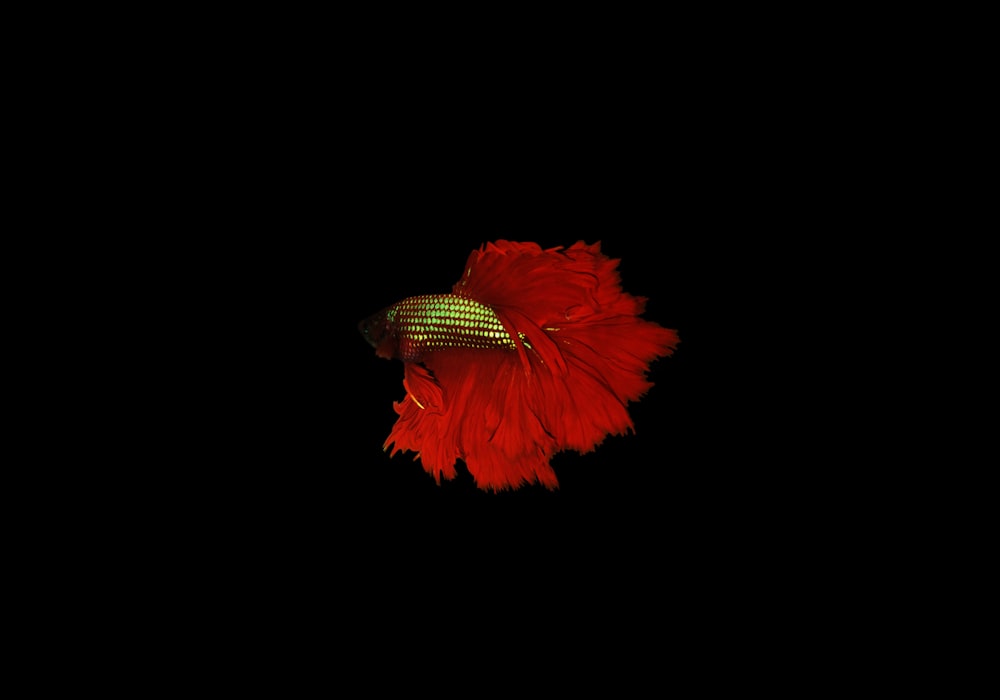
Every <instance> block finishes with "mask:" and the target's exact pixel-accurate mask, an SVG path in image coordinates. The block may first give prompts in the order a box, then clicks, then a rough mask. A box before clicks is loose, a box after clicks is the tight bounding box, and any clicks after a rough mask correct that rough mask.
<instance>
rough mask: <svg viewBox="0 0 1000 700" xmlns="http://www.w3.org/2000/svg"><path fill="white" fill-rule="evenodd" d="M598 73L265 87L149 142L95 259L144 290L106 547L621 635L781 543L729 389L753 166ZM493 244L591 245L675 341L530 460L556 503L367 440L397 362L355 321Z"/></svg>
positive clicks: (720, 115)
mask: <svg viewBox="0 0 1000 700" xmlns="http://www.w3.org/2000/svg"><path fill="white" fill-rule="evenodd" d="M307 87H308V86H307ZM610 87H611V89H612V91H613V92H614V96H613V97H612V96H609V95H608V94H606V93H605V94H603V95H602V96H601V97H597V96H596V94H594V95H592V98H593V99H583V100H582V101H575V102H574V101H569V102H563V101H562V100H560V99H555V100H554V99H553V96H552V95H549V94H547V93H545V92H544V91H543V92H542V93H539V94H537V95H532V96H530V98H529V99H527V100H521V101H519V102H517V103H516V104H517V106H516V107H512V106H511V105H507V104H505V103H504V102H503V101H495V100H493V99H492V97H493V96H494V95H493V94H486V95H484V98H483V99H480V100H478V101H464V100H457V101H456V100H455V99H454V97H455V95H454V94H450V93H449V94H448V95H447V96H446V97H447V98H449V99H446V100H444V101H440V102H439V101H437V100H435V99H433V96H429V95H427V94H424V93H421V95H420V97H421V98H422V99H420V100H419V101H414V99H413V95H408V94H406V93H396V92H392V91H386V92H383V93H380V96H379V99H372V100H371V101H367V100H365V99H359V95H361V96H362V97H363V91H358V90H356V89H355V90H351V91H350V92H349V93H348V94H349V96H350V98H351V99H337V89H338V88H337V86H332V87H331V88H330V90H331V91H332V92H333V93H334V95H333V96H331V95H330V94H325V95H320V94H315V93H313V92H310V91H309V90H307V89H304V88H303V87H300V88H299V89H291V88H290V89H289V93H290V94H289V97H288V99H285V100H273V101H272V102H269V103H268V104H267V105H258V106H259V107H260V108H261V111H260V112H259V113H257V112H254V113H252V114H250V116H248V114H249V112H248V113H242V112H239V111H237V110H231V109H230V110H223V111H221V112H219V113H216V112H213V111H211V110H205V111H202V112H199V113H198V114H197V115H196V118H194V117H192V118H191V119H190V120H189V121H188V122H185V123H184V126H183V127H182V128H181V127H178V128H177V129H174V130H168V131H166V132H163V133H162V134H161V136H162V137H163V138H162V139H161V140H160V141H157V143H156V145H155V147H150V149H151V150H149V151H148V152H144V153H143V154H142V157H143V158H145V159H147V160H150V161H152V162H156V163H162V166H163V167H162V173H161V174H160V176H159V177H158V178H156V179H155V180H153V181H148V182H147V181H142V180H139V181H137V182H134V183H132V184H131V185H130V187H128V188H127V189H126V190H125V191H126V192H127V193H128V195H129V196H128V197H127V199H128V201H129V209H128V211H132V212H135V222H139V223H141V224H142V230H143V231H144V232H146V233H144V235H143V236H142V237H141V241H139V237H136V239H135V240H137V241H138V242H136V243H135V244H134V247H130V246H129V245H127V244H126V245H125V246H124V248H123V247H121V246H119V247H117V248H116V250H115V252H116V254H117V255H120V256H121V255H124V259H125V260H127V262H126V263H125V267H127V270H128V274H130V275H134V277H135V280H134V284H132V285H128V286H126V287H124V289H126V290H132V289H141V290H150V291H149V293H148V294H135V295H134V296H133V295H130V294H122V293H121V289H116V290H115V294H116V295H118V296H119V297H122V296H124V297H129V298H128V299H127V303H128V304H129V307H128V310H127V311H126V312H125V313H123V314H122V317H123V318H126V319H128V320H129V321H130V322H131V323H133V324H135V326H136V327H137V328H138V330H136V331H135V332H133V329H132V328H131V327H130V330H129V339H128V343H127V345H126V346H125V347H124V348H122V349H120V350H117V352H118V353H119V354H118V356H119V357H120V358H121V361H122V362H123V366H129V367H134V370H133V371H132V373H131V374H129V375H128V376H129V381H130V382H131V383H132V386H130V388H129V391H128V393H127V396H126V399H125V400H123V401H120V402H119V405H120V407H121V408H122V409H123V412H124V414H125V417H124V418H123V423H122V426H116V434H120V435H122V436H123V437H122V438H121V443H119V444H123V445H127V446H131V448H132V451H131V452H130V453H127V455H126V456H127V458H128V459H127V460H126V461H127V462H128V464H127V465H126V466H125V468H124V469H123V470H122V471H119V470H115V471H114V472H113V473H109V482H113V484H114V491H115V492H116V493H118V492H120V491H121V490H122V489H127V492H128V497H127V499H125V500H123V501H120V502H119V506H120V507H123V508H125V509H126V510H125V512H126V515H125V516H122V515H121V511H116V518H117V520H116V525H121V524H123V523H124V525H125V527H127V528H131V531H133V532H135V533H137V535H136V537H137V543H136V547H135V548H136V550H137V551H142V552H150V553H155V554H154V555H153V556H155V557H162V556H164V553H167V555H166V557H167V559H168V560H171V558H172V557H177V558H179V559H178V560H179V561H182V562H183V564H182V565H181V566H180V568H181V569H182V570H184V571H187V572H191V571H195V572H198V573H197V575H198V576H201V577H203V578H205V580H210V579H214V578H215V577H217V578H218V579H219V580H221V581H224V582H225V584H224V585H227V586H229V587H233V588H239V586H240V583H239V581H241V580H243V581H254V588H255V590H258V591H259V590H260V586H261V585H265V584H267V585H271V584H273V585H274V586H276V587H277V589H279V590H280V591H281V595H285V596H287V595H289V592H290V590H291V589H292V588H298V589H301V590H302V591H303V594H304V596H305V597H306V598H308V599H309V600H310V601H311V604H317V601H322V600H327V597H326V596H327V595H328V592H329V591H333V590H339V589H341V588H343V589H344V590H346V591H347V593H346V594H341V593H338V594H337V598H336V601H335V600H334V599H333V598H330V599H329V603H330V605H331V606H334V607H335V609H337V610H340V609H341V608H342V606H343V605H344V604H345V603H344V600H345V598H344V596H345V595H346V597H347V599H350V596H351V595H353V594H355V593H367V592H369V591H371V590H377V591H380V595H382V596H384V600H383V602H385V603H386V604H387V605H389V606H390V607H391V605H393V604H395V605H404V606H410V605H412V604H413V602H414V601H416V600H426V601H433V602H434V604H435V605H446V606H450V607H452V608H453V609H460V608H461V606H471V607H473V608H475V609H484V608H483V606H486V607H487V608H491V609H497V610H510V609H516V608H524V609H528V610H543V609H546V607H547V606H548V608H549V609H551V605H552V604H553V603H555V604H557V605H561V606H569V607H570V608H571V609H572V610H577V611H578V612H582V611H581V610H579V608H577V606H578V605H580V602H579V601H580V597H579V596H580V595H581V591H582V592H583V595H584V596H597V597H599V598H600V599H601V600H603V601H604V604H605V606H607V605H608V604H609V603H611V604H613V605H621V606H624V608H625V610H623V612H621V613H613V614H614V615H615V617H616V619H625V618H626V617H627V616H628V615H630V614H639V612H640V611H639V610H638V609H635V608H633V609H628V606H629V604H630V601H635V602H634V605H644V606H654V607H656V606H660V605H664V604H666V603H667V602H668V601H667V600H666V599H665V598H664V597H663V596H661V595H660V593H659V592H660V591H663V590H666V589H667V588H669V587H674V588H675V590H677V589H676V587H678V586H679V591H677V593H676V594H677V595H680V596H681V597H684V596H697V595H702V594H704V592H705V591H709V592H710V593H709V594H710V595H713V596H714V593H711V592H712V591H716V590H718V591H720V592H719V595H729V594H728V593H724V592H722V591H723V590H724V589H725V588H726V587H727V586H728V585H729V582H731V580H732V577H733V576H735V575H737V573H736V572H737V571H738V570H743V569H744V568H745V567H754V566H757V565H758V564H759V562H760V561H761V557H762V551H763V550H765V549H767V548H769V547H771V546H772V545H773V542H774V538H775V534H776V533H778V532H783V533H787V532H788V531H789V530H788V529H787V527H788V524H789V520H788V518H787V517H786V516H784V515H783V516H781V517H776V516H775V513H776V512H780V511H776V510H775V508H774V507H773V506H774V504H775V503H776V501H777V500H778V499H779V496H778V495H776V494H777V492H776V491H775V489H774V488H773V487H775V486H776V485H777V484H778V483H779V481H781V480H782V478H783V477H784V476H785V474H786V472H783V471H778V470H775V469H774V468H773V467H772V466H771V459H772V457H773V455H772V453H771V452H770V451H769V450H768V449H760V448H759V447H757V446H756V445H755V444H754V442H753V439H758V438H757V436H751V435H749V431H747V430H746V428H745V427H744V426H745V425H746V424H747V423H748V422H749V421H750V420H751V418H752V419H753V420H754V421H755V422H759V421H758V416H759V414H760V412H761V411H762V410H763V409H762V405H764V403H766V401H764V400H763V399H762V396H761V395H760V394H758V395H755V396H752V397H747V396H746V395H745V393H744V392H742V391H741V388H740V386H739V383H738V382H736V381H734V380H736V379H738V378H739V377H741V376H746V375H745V373H744V372H743V370H744V367H743V365H744V361H743V360H742V357H743V356H744V355H745V354H747V353H749V352H752V351H753V349H754V348H755V346H756V345H758V344H760V343H762V342H763V338H764V333H765V331H766V329H767V326H768V325H769V321H770V319H769V318H768V314H769V310H768V308H767V307H766V306H764V305H760V306H753V305H752V304H748V303H747V299H749V298H754V299H755V298H757V295H756V293H755V285H756V284H757V283H758V282H760V281H761V280H765V281H766V278H765V277H763V276H761V275H759V270H760V268H759V267H757V266H756V260H757V259H759V257H760V255H759V252H760V251H761V250H765V251H766V250H767V249H768V248H769V247H771V245H772V244H771V243H769V241H771V240H773V236H774V233H773V232H774V231H775V228H776V226H775V224H776V222H775V219H776V217H777V216H778V214H777V213H776V212H778V211H780V208H778V207H775V206H773V205H774V201H775V198H776V197H778V195H776V194H774V192H773V191H772V190H773V184H772V179H771V178H772V173H773V166H772V165H771V161H770V155H768V154H767V153H765V152H764V150H765V149H766V147H767V143H766V140H765V141H762V140H761V139H759V138H758V137H757V136H758V135H757V134H756V133H753V130H752V129H751V128H750V127H749V126H748V125H749V124H751V123H752V122H750V121H748V120H747V119H746V118H742V119H735V118H733V117H732V112H731V110H732V109H735V108H736V107H737V106H738V104H737V103H738V102H739V100H738V98H737V96H736V95H735V94H734V93H731V92H729V93H724V95H725V99H723V100H722V101H721V102H720V101H719V100H717V99H712V100H709V99H708V97H707V96H706V95H705V94H704V92H703V91H704V90H705V88H704V87H703V86H700V85H694V84H692V85H678V84H671V85H668V86H666V87H665V88H664V89H667V90H668V91H677V92H678V94H681V95H684V99H679V98H678V99H674V100H669V101H666V102H664V101H661V100H658V99H655V96H654V95H652V94H650V93H649V91H648V90H646V89H645V86H631V87H630V86H626V85H619V84H614V85H611V86H610ZM375 88H376V86H372V87H370V89H371V90H375ZM640 88H641V89H640ZM587 94H589V93H585V94H584V97H586V95H587ZM595 101H597V102H599V103H600V104H595ZM251 106H252V105H251ZM219 115H221V116H219ZM786 195H787V193H786V192H782V193H781V194H780V199H782V201H787V196H786ZM127 223H128V222H127ZM498 238H508V239H513V240H522V241H534V242H537V243H539V244H541V245H543V246H557V245H563V246H567V245H570V244H572V243H574V242H575V241H577V240H583V241H585V242H588V243H590V242H594V241H598V240H599V241H601V242H602V246H603V251H604V252H605V253H606V254H607V255H609V256H611V257H614V258H619V259H621V264H620V272H621V275H622V279H623V286H624V288H625V289H626V290H627V291H628V292H630V293H632V294H635V295H640V296H645V297H647V298H648V299H649V301H648V305H647V311H646V314H645V317H646V318H648V319H650V320H653V321H656V322H658V323H660V324H661V325H664V326H667V327H670V328H675V329H677V331H678V333H679V336H680V340H681V342H680V345H679V347H678V349H677V351H676V353H675V354H674V355H673V356H672V357H669V358H663V359H660V360H657V361H656V362H655V363H654V364H653V365H652V367H651V370H650V378H651V380H652V381H653V382H655V386H654V387H653V388H652V389H651V390H650V392H649V393H648V395H647V396H646V397H645V398H643V399H642V400H641V401H640V402H638V403H635V404H633V406H632V408H631V414H632V416H633V419H634V422H635V433H634V434H631V435H626V436H620V437H619V436H612V437H609V438H607V439H606V441H605V442H604V444H602V445H601V446H599V447H598V448H597V450H596V451H594V452H592V453H590V454H586V455H579V454H576V453H562V454H559V455H557V456H555V457H554V458H553V466H554V468H555V470H556V473H557V475H558V477H559V481H560V488H559V489H558V490H556V491H547V490H545V489H544V488H542V487H539V486H527V487H524V488H522V489H519V490H516V491H512V492H503V493H498V494H494V493H487V492H484V491H481V490H479V489H477V488H476V487H475V486H474V484H473V483H472V480H471V477H469V475H468V474H466V473H464V472H462V473H460V476H459V478H458V479H456V480H454V481H451V482H445V483H443V484H442V485H440V486H438V485H437V484H435V483H434V481H433V479H432V478H431V477H430V476H429V475H427V474H426V473H425V472H424V471H423V469H422V468H421V466H420V465H419V464H417V463H415V462H413V461H412V455H406V454H402V455H397V456H396V457H394V458H391V459H390V458H389V456H388V455H387V454H385V453H384V452H383V450H382V444H383V443H384V441H385V439H386V437H387V435H388V433H389V431H390V429H391V427H392V424H393V422H394V420H395V417H396V416H395V413H394V412H393V410H392V402H393V401H395V400H399V399H400V398H401V397H402V396H403V388H402V383H401V382H402V375H403V367H402V365H401V363H399V362H390V361H386V360H383V359H380V358H377V357H376V356H375V355H374V352H373V350H372V348H371V347H370V346H368V345H367V343H365V341H364V340H363V339H362V337H361V336H360V334H359V333H358V331H357V324H358V322H359V321H360V320H361V319H363V318H365V317H366V316H368V315H370V314H371V313H373V312H375V311H377V310H379V309H381V308H383V307H384V306H386V305H388V304H390V303H393V302H395V301H397V300H399V299H401V298H403V297H406V296H410V295H414V294H421V293H435V292H446V291H448V290H449V289H450V288H451V286H452V285H453V284H454V282H455V281H456V280H457V279H458V278H459V276H460V274H461V272H462V267H463V264H464V262H465V260H466V258H467V256H468V255H469V253H470V251H471V250H473V249H474V248H477V247H479V246H480V245H482V244H483V243H484V242H486V241H490V240H495V239H498ZM747 311H749V312H750V313H749V314H748V315H747V314H745V312H747ZM734 321H735V322H737V323H738V326H735V325H734ZM734 328H738V330H735V331H734ZM750 330H753V331H754V333H753V334H751V333H749V332H748V331H750ZM758 332H759V335H758V334H757V333H758ZM149 402H152V404H153V405H154V406H155V410H153V411H149V410H143V409H142V408H141V407H142V406H146V405H149ZM133 407H134V410H131V409H132V408H133ZM781 536H782V537H784V536H785V535H781ZM233 572H236V573H233ZM738 575H740V576H743V575H745V573H741V574H738ZM240 577H244V578H240ZM602 587H610V589H609V590H613V591H614V594H613V596H611V597H610V598H609V596H608V595H606V594H604V593H599V592H598V589H599V588H602ZM329 595H332V594H329ZM650 595H652V596H653V597H652V598H650ZM293 597H294V596H293ZM290 604H294V601H292V602H290ZM319 604H321V605H322V603H319ZM348 607H350V606H349V605H348ZM605 610H607V607H605ZM647 613H649V611H648V610H646V611H645V612H643V613H642V614H647ZM650 614H652V613H650ZM666 614H669V612H668V613H666Z"/></svg>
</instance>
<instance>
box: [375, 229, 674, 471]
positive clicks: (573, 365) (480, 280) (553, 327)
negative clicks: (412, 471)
mask: <svg viewBox="0 0 1000 700" xmlns="http://www.w3.org/2000/svg"><path fill="white" fill-rule="evenodd" d="M617 265H618V261H617V260H614V259H611V258H608V257H607V256H605V255H603V254H602V253H601V252H600V244H599V243H595V244H591V245H588V244H586V243H584V242H582V241H580V242H578V243H575V244H573V245H572V246H569V247H568V248H562V247H559V248H549V249H542V248H541V247H540V246H538V245H537V244H535V243H519V242H512V241H505V240H500V241H495V242H492V243H487V244H485V245H483V246H482V248H480V249H479V250H474V251H473V252H472V253H471V254H470V256H469V258H468V261H467V263H466V266H465V269H464V270H463V274H462V275H461V277H460V279H459V281H458V282H456V283H455V284H454V285H453V287H452V290H451V293H443V294H424V295H419V296H413V297H407V298H405V299H403V300H401V301H399V302H397V303H395V304H393V305H391V306H389V307H386V308H385V309H382V310H381V311H379V312H377V313H375V314H373V315H372V316H370V317H369V318H367V319H365V320H364V321H362V322H361V323H359V324H358V327H359V330H360V331H361V334H362V335H363V336H364V337H365V339H366V340H367V341H368V342H369V343H370V344H371V345H372V346H373V347H374V348H375V352H376V354H377V355H378V356H380V357H383V358H386V359H392V360H401V361H402V362H403V367H404V379H403V387H404V389H405V391H406V395H405V396H404V397H403V399H402V400H401V401H397V402H395V403H394V408H395V411H396V413H397V414H398V416H399V417H398V419H397V421H396V424H395V425H394V426H393V428H392V430H391V432H390V434H389V437H388V439H387V440H386V442H385V445H384V448H385V449H386V450H389V449H390V448H391V450H392V454H396V453H398V452H400V451H412V452H415V453H416V454H417V457H418V458H419V459H420V461H421V463H422V465H423V467H424V469H425V470H426V471H427V472H428V473H430V474H431V475H432V476H433V477H434V478H435V479H436V480H437V481H438V482H439V483H440V480H441V479H442V478H445V479H450V478H454V476H455V474H456V472H455V464H456V462H457V461H458V460H462V461H464V462H465V464H466V466H467V467H468V469H469V472H470V473H471V474H472V477H473V479H474V480H475V482H476V484H477V485H478V486H479V487H480V488H483V489H486V490H494V491H495V490H503V489H510V488H518V487H521V486H524V485H526V484H531V483H538V484H541V485H543V486H545V487H547V488H550V489H554V488H557V487H558V480H557V478H556V475H555V473H554V472H553V470H552V467H551V465H550V464H549V459H550V458H551V456H552V455H554V454H555V453H557V452H560V451H563V450H575V451H577V452H581V453H582V452H588V451H590V450H592V449H594V448H595V447H597V446H598V445H599V444H600V443H601V442H602V441H603V439H604V438H605V437H606V436H607V435H616V434H623V433H625V432H628V431H631V430H632V429H633V424H632V421H631V418H630V417H629V415H628V411H627V406H628V404H629V403H630V402H632V401H636V400H638V399H639V398H640V397H641V396H643V395H644V394H645V393H646V391H648V390H649V388H650V387H651V386H652V384H651V383H650V382H649V381H648V380H647V378H646V374H647V372H648V369H649V364H650V363H651V362H652V361H653V360H655V359H656V358H658V357H664V356H667V355H670V354H672V352H673V350H674V348H675V347H676V346H677V344H678V343H679V342H680V341H679V338H678V336H677V333H676V331H675V330H672V329H669V328H664V327H662V326H660V325H658V324H656V323H653V322H651V321H647V320H645V319H642V318H641V316H640V315H641V313H642V312H643V310H644V307H645V299H643V298H642V297H636V296H632V295H630V294H628V293H626V292H625V291H624V290H623V289H622V287H621V280H620V277H619V274H618V271H617Z"/></svg>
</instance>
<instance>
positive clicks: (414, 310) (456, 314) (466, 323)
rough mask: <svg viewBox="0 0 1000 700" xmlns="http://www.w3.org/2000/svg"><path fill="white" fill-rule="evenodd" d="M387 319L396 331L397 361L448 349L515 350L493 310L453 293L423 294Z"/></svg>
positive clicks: (396, 307)
mask: <svg viewBox="0 0 1000 700" xmlns="http://www.w3.org/2000/svg"><path fill="white" fill-rule="evenodd" d="M386 318H387V319H388V321H389V323H390V324H391V325H392V326H393V327H394V328H395V329H396V332H397V334H398V335H397V337H398V339H399V355H400V359H402V360H405V361H416V360H419V359H420V357H421V356H422V355H424V353H427V352H432V351H435V350H446V349H449V348H474V349H492V348H505V349H508V350H514V349H516V346H515V344H514V341H513V340H512V339H511V337H510V334H508V333H507V331H505V330H504V327H503V324H502V323H500V319H499V318H497V315H496V313H494V311H493V309H491V308H490V307H489V306H486V305H485V304H480V303H479V302H477V301H473V300H472V299H467V298H465V297H460V296H457V295H455V294H425V295H422V296H417V297H409V298H408V299H403V300H402V301H401V302H399V303H398V304H395V305H393V306H392V307H391V308H390V309H389V310H388V311H387V312H386Z"/></svg>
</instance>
